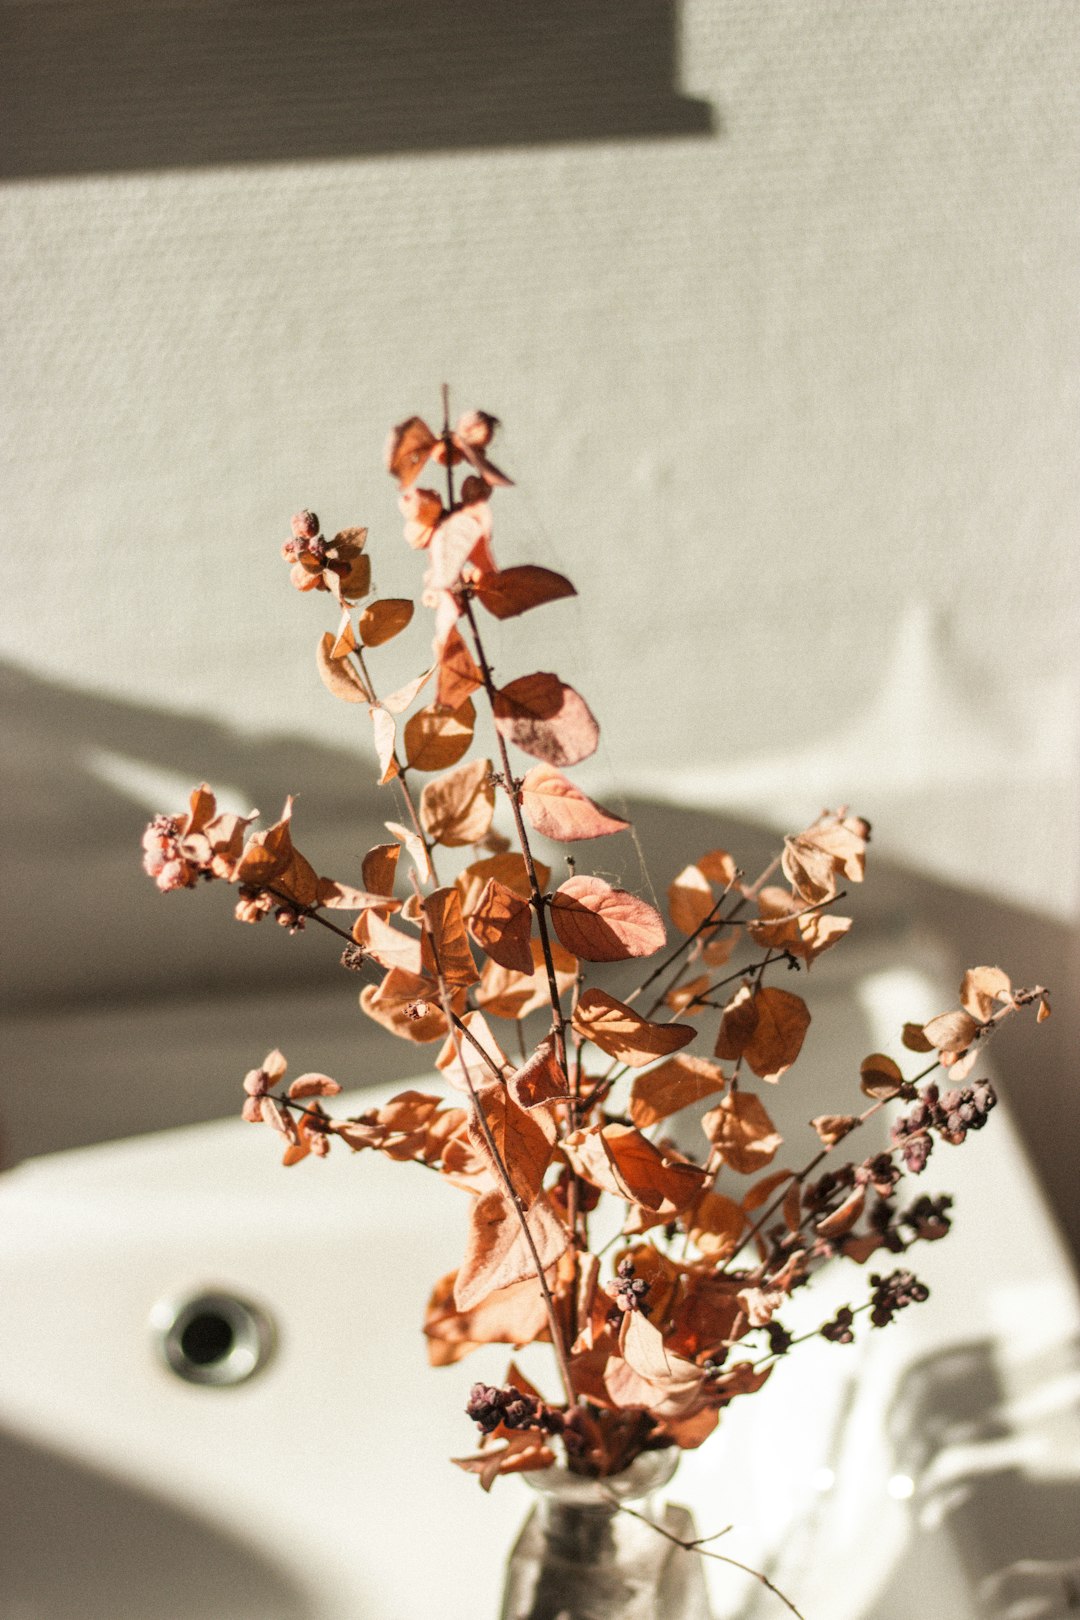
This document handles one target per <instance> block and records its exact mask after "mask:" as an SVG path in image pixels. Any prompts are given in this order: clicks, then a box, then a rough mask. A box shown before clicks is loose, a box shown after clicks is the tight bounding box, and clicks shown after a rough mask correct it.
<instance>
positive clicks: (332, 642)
mask: <svg viewBox="0 0 1080 1620" xmlns="http://www.w3.org/2000/svg"><path fill="white" fill-rule="evenodd" d="M337 644H338V638H336V637H335V636H334V635H333V634H332V633H331V632H330V631H329V630H327V632H326V634H325V635H323V636H322V637H320V639H319V645H318V648H317V649H316V661H317V663H318V666H319V677H320V679H321V680H322V683H323V685H324V686H325V687H326V690H327V691H328V692H332V693H333V694H334V696H335V697H336V698H340V699H341V701H342V702H343V703H370V702H371V693H370V692H369V691H368V689H367V687H366V686H365V685H364V682H363V681H362V679H361V677H360V671H359V670H358V669H357V668H356V666H355V665H354V664H351V663H349V662H348V661H347V660H346V659H345V658H343V657H341V655H340V654H335V653H334V648H335V647H336V646H337Z"/></svg>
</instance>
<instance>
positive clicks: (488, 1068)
mask: <svg viewBox="0 0 1080 1620" xmlns="http://www.w3.org/2000/svg"><path fill="white" fill-rule="evenodd" d="M462 1023H463V1024H464V1025H465V1028H466V1029H467V1030H468V1032H469V1035H470V1036H471V1037H472V1039H471V1040H467V1039H466V1038H465V1036H464V1035H462V1034H461V1033H460V1031H459V1032H458V1035H457V1037H456V1038H455V1037H454V1036H453V1035H451V1034H447V1037H446V1042H445V1044H444V1045H443V1049H442V1051H441V1052H440V1053H439V1055H438V1057H437V1058H436V1059H435V1067H436V1068H437V1069H438V1070H439V1071H440V1072H441V1074H442V1075H443V1077H444V1079H445V1080H446V1082H447V1084H448V1085H451V1086H453V1087H454V1089H455V1091H466V1092H469V1091H476V1090H478V1089H479V1088H480V1087H482V1086H487V1085H490V1084H491V1082H492V1080H497V1079H498V1078H499V1077H500V1075H502V1074H504V1073H506V1072H508V1071H509V1068H510V1065H509V1063H508V1062H507V1059H506V1055H505V1053H504V1052H503V1051H502V1048H501V1047H500V1046H499V1043H498V1041H497V1040H496V1039H495V1037H494V1035H493V1034H492V1033H491V1027H490V1025H489V1024H488V1021H487V1019H486V1018H485V1017H484V1015H483V1013H478V1012H467V1013H465V1015H464V1017H463V1018H462ZM477 1047H480V1048H481V1050H480V1051H477ZM459 1049H460V1052H461V1056H460V1057H459V1056H458V1051H459ZM483 1053H486V1054H487V1058H486V1059H485V1057H484V1056H483V1055H482V1054H483ZM488 1060H490V1061H488Z"/></svg>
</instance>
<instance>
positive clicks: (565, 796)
mask: <svg viewBox="0 0 1080 1620" xmlns="http://www.w3.org/2000/svg"><path fill="white" fill-rule="evenodd" d="M521 807H522V809H523V810H524V812H525V814H526V816H527V817H528V819H529V821H530V822H531V823H532V825H533V826H534V827H535V828H536V830H537V832H538V833H541V834H542V835H543V836H544V837H545V838H554V839H556V840H557V841H558V842H560V843H567V844H569V843H574V842H576V841H577V840H579V839H583V838H604V837H606V836H607V834H608V833H616V832H622V831H623V830H624V828H626V827H629V825H630V823H629V822H628V821H623V820H622V818H621V817H619V816H616V815H613V814H612V812H611V811H610V810H605V809H604V807H603V805H599V804H595V803H594V802H593V800H592V799H590V798H588V797H587V795H586V794H584V793H582V791H581V789H580V788H578V787H575V786H574V784H573V782H571V781H570V780H569V778H568V777H565V776H563V775H562V773H561V772H560V771H557V770H555V768H554V767H553V766H551V765H543V764H541V765H534V766H533V768H532V770H531V771H529V772H528V773H527V774H526V776H525V778H524V780H523V781H522V784H521Z"/></svg>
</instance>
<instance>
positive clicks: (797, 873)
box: [780, 835, 836, 905]
mask: <svg viewBox="0 0 1080 1620" xmlns="http://www.w3.org/2000/svg"><path fill="white" fill-rule="evenodd" d="M780 865H781V867H782V868H783V872H784V876H785V877H786V878H787V880H788V882H789V883H790V884H791V887H792V888H793V889H794V890H795V893H796V894H797V895H799V896H801V898H802V899H803V900H805V901H806V902H807V903H808V904H809V905H817V904H818V903H819V902H821V901H824V900H831V899H832V898H833V896H834V895H835V894H836V871H835V867H834V865H833V859H832V856H831V855H830V854H829V853H828V851H827V850H824V849H821V848H820V847H819V846H818V845H816V844H814V843H813V842H812V841H811V840H810V838H809V837H808V836H806V835H803V836H802V837H799V838H785V839H784V853H783V855H782V856H781V860H780Z"/></svg>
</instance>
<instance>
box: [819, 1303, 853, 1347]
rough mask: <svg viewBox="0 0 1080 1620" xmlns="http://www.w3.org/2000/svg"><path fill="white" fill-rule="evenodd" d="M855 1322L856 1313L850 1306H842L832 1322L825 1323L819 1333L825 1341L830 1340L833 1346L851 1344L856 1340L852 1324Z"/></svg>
mask: <svg viewBox="0 0 1080 1620" xmlns="http://www.w3.org/2000/svg"><path fill="white" fill-rule="evenodd" d="M854 1320H855V1312H854V1311H853V1310H852V1308H851V1306H850V1305H841V1307H840V1309H839V1310H838V1311H837V1313H836V1315H835V1316H834V1317H833V1318H832V1320H831V1321H830V1322H823V1323H822V1325H821V1327H820V1329H819V1332H820V1334H821V1337H822V1338H823V1339H829V1340H830V1341H831V1342H832V1343H833V1344H851V1343H852V1341H853V1340H854V1338H855V1335H854V1333H853V1332H852V1328H851V1324H852V1322H853V1321H854Z"/></svg>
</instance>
